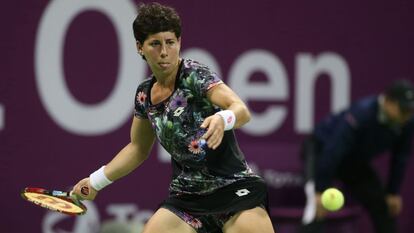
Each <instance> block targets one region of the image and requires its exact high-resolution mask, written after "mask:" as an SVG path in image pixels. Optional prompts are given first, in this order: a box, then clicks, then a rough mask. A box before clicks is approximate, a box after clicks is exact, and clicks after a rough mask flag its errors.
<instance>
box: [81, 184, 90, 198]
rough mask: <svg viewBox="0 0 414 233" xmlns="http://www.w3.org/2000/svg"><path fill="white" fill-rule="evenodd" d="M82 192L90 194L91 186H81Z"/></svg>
mask: <svg viewBox="0 0 414 233" xmlns="http://www.w3.org/2000/svg"><path fill="white" fill-rule="evenodd" d="M81 193H82V194H83V195H85V196H88V195H89V188H88V187H86V186H84V187H82V188H81Z"/></svg>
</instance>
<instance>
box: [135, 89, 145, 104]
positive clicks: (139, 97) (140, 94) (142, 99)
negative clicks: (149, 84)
mask: <svg viewBox="0 0 414 233" xmlns="http://www.w3.org/2000/svg"><path fill="white" fill-rule="evenodd" d="M146 99H147V95H146V94H145V93H144V92H142V91H140V92H138V95H137V101H138V103H139V104H141V105H144V103H145V100H146Z"/></svg>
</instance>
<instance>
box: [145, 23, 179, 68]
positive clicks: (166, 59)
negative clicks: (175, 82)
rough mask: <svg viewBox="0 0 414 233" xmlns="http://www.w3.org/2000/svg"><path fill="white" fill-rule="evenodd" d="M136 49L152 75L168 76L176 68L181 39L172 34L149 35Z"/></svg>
mask: <svg viewBox="0 0 414 233" xmlns="http://www.w3.org/2000/svg"><path fill="white" fill-rule="evenodd" d="M137 47H138V52H139V53H141V54H142V55H144V56H145V59H146V60H147V63H148V65H149V67H150V68H151V71H152V72H153V73H154V74H156V75H164V76H168V75H169V74H171V73H172V72H174V71H175V70H176V69H177V68H178V64H179V54H180V48H181V39H180V38H177V37H176V36H175V33H174V32H169V31H167V32H159V33H156V34H152V35H149V36H148V38H147V39H146V40H145V41H144V44H143V45H140V44H139V43H138V44H137Z"/></svg>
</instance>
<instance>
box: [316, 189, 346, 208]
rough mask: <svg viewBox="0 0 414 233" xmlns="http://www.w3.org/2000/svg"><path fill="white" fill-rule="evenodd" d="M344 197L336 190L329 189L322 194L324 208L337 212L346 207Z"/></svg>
mask: <svg viewBox="0 0 414 233" xmlns="http://www.w3.org/2000/svg"><path fill="white" fill-rule="evenodd" d="M344 201H345V200H344V195H343V194H342V192H341V191H339V190H338V189H336V188H328V189H327V190H325V191H324V192H323V193H322V197H321V202H322V206H323V207H324V208H325V209H327V210H329V211H337V210H339V209H341V208H342V206H343V205H344Z"/></svg>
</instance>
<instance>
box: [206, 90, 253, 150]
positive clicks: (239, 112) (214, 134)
mask: <svg viewBox="0 0 414 233" xmlns="http://www.w3.org/2000/svg"><path fill="white" fill-rule="evenodd" d="M207 98H208V99H209V100H210V101H211V102H212V103H213V104H214V105H216V106H218V107H220V108H221V109H223V110H229V111H231V112H226V113H225V114H224V115H225V116H229V113H230V118H231V117H233V116H231V114H234V118H235V119H234V121H235V122H234V125H233V127H232V128H239V127H241V126H243V125H244V124H246V123H247V122H248V121H249V120H250V112H249V110H248V108H247V106H246V104H245V103H244V102H243V101H242V100H241V99H240V97H239V96H238V95H237V94H236V93H235V92H234V91H233V90H231V89H230V88H229V87H228V86H227V85H226V84H224V83H222V84H219V85H217V86H215V87H213V88H211V89H210V90H209V91H208V92H207ZM225 121H226V120H225V119H224V117H223V114H214V115H211V116H209V117H207V118H206V119H205V120H204V122H203V124H202V125H201V128H206V129H207V132H206V133H205V134H204V136H203V138H204V139H205V140H206V141H207V145H208V147H209V148H212V149H216V148H217V147H218V146H219V145H220V143H221V141H222V139H223V135H224V130H225V127H226V123H225Z"/></svg>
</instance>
